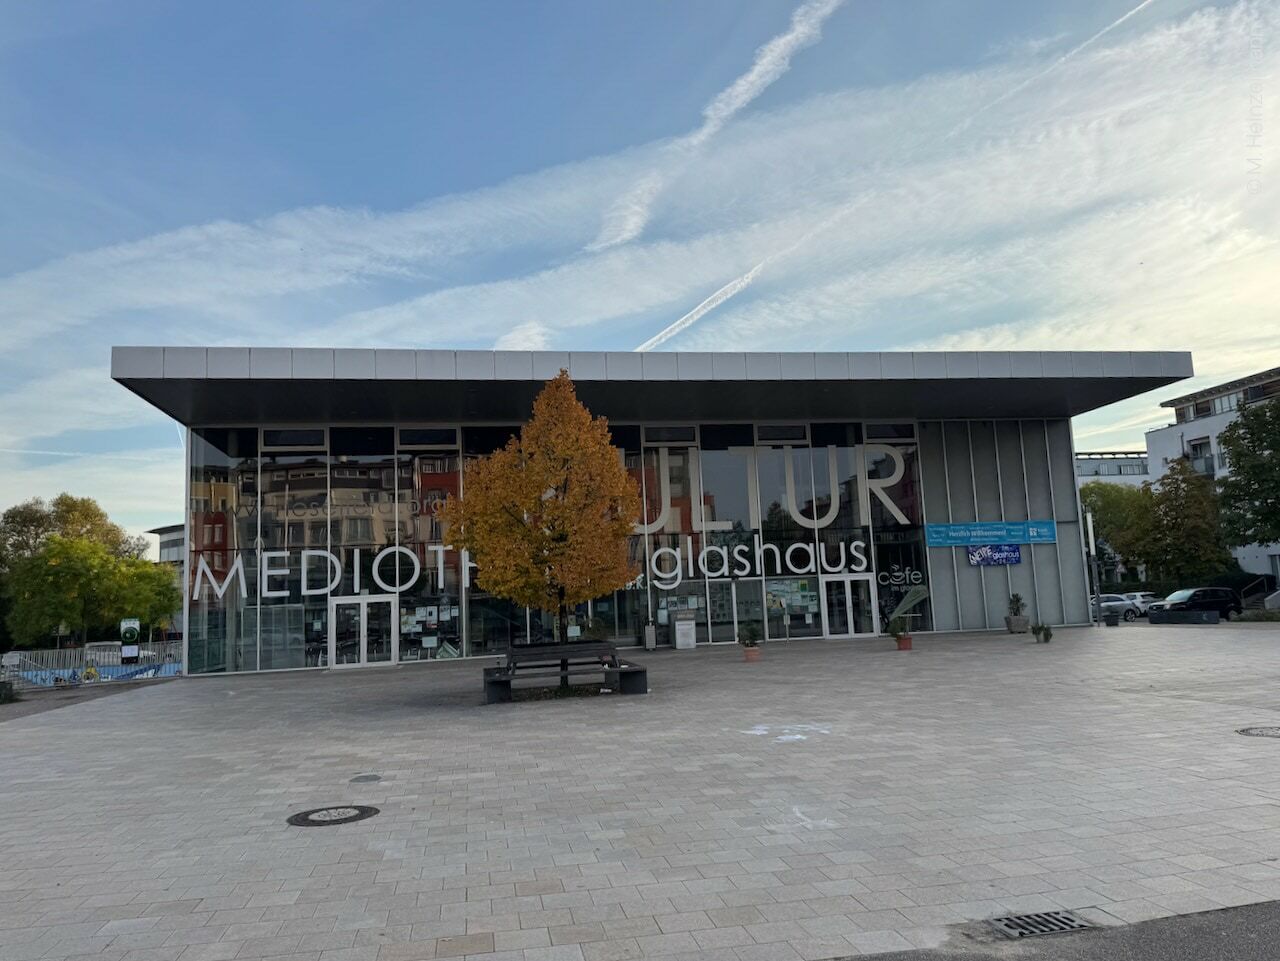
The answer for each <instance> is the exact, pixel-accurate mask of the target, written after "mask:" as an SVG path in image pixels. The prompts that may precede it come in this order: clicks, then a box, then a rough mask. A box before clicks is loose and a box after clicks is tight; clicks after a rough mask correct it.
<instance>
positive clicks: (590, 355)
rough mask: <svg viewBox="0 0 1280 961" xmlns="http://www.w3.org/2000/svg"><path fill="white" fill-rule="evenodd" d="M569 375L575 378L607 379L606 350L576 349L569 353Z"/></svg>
mask: <svg viewBox="0 0 1280 961" xmlns="http://www.w3.org/2000/svg"><path fill="white" fill-rule="evenodd" d="M569 376H570V377H572V378H573V379H574V380H605V379H607V369H606V365H605V360H604V352H603V351H599V350H575V351H571V352H570V354H569Z"/></svg>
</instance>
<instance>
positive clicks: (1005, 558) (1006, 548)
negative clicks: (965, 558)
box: [969, 544, 1022, 567]
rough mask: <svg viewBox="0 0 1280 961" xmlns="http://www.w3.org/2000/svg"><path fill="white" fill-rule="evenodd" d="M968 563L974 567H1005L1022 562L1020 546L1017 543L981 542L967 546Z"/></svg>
mask: <svg viewBox="0 0 1280 961" xmlns="http://www.w3.org/2000/svg"><path fill="white" fill-rule="evenodd" d="M969 563H970V564H972V565H973V566H974V567H1005V566H1007V565H1009V564H1021V563H1022V548H1021V547H1020V546H1019V545H1017V544H981V545H979V546H978V547H970V548H969Z"/></svg>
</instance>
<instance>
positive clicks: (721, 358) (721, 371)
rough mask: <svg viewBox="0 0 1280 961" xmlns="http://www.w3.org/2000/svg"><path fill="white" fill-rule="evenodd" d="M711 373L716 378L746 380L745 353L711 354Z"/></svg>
mask: <svg viewBox="0 0 1280 961" xmlns="http://www.w3.org/2000/svg"><path fill="white" fill-rule="evenodd" d="M711 375H712V376H713V377H714V378H715V379H716V380H746V379H747V355H746V354H731V353H724V354H712V355H711Z"/></svg>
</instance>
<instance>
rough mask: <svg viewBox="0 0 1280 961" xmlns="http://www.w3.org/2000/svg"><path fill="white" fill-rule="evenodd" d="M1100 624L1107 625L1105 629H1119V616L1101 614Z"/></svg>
mask: <svg viewBox="0 0 1280 961" xmlns="http://www.w3.org/2000/svg"><path fill="white" fill-rule="evenodd" d="M1102 622H1103V623H1104V624H1106V625H1107V627H1119V626H1120V615H1119V614H1116V613H1111V614H1103V615H1102Z"/></svg>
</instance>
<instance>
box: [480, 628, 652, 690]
mask: <svg viewBox="0 0 1280 961" xmlns="http://www.w3.org/2000/svg"><path fill="white" fill-rule="evenodd" d="M583 674H588V675H590V674H603V675H604V681H605V683H606V684H608V685H609V686H610V687H611V688H613V689H614V690H615V691H617V692H618V693H620V694H648V693H649V673H648V671H647V670H645V668H644V667H642V666H641V665H639V664H635V663H633V662H631V661H626V660H623V659H621V658H619V657H618V649H617V648H616V647H615V646H614V645H612V644H610V643H609V642H608V641H574V642H571V643H568V644H521V645H516V646H513V647H511V648H510V649H509V650H508V651H507V652H506V654H505V655H503V662H502V663H500V664H499V665H498V666H497V667H486V668H485V669H484V693H485V701H486V702H487V703H489V704H496V703H500V702H504V701H510V700H511V685H512V682H513V681H515V680H517V679H519V680H526V679H535V678H556V679H557V680H558V681H560V682H561V683H562V684H567V683H568V679H569V678H570V677H576V676H579V675H583Z"/></svg>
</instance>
